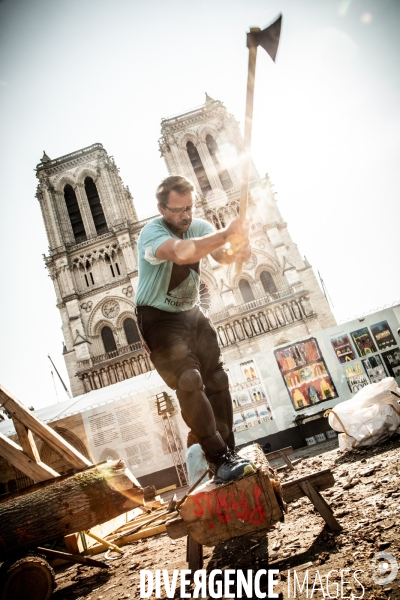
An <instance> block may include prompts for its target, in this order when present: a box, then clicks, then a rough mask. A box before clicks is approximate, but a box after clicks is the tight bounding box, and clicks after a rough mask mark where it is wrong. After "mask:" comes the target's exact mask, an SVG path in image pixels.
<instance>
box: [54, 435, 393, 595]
mask: <svg viewBox="0 0 400 600" xmlns="http://www.w3.org/2000/svg"><path fill="white" fill-rule="evenodd" d="M399 448H400V437H396V438H395V439H394V438H393V439H392V441H389V442H387V443H385V444H382V445H380V446H376V447H374V448H371V449H368V450H361V451H354V452H341V451H339V450H338V448H337V441H336V440H330V441H328V442H326V443H324V444H319V445H317V446H313V447H309V448H308V447H306V448H302V449H300V450H297V451H295V452H294V454H293V455H291V458H292V460H295V459H296V458H301V459H302V460H301V462H299V463H298V464H296V470H295V471H293V472H289V471H285V472H283V471H280V472H279V476H280V477H281V479H282V481H288V480H289V479H291V478H297V477H302V476H304V475H306V474H307V473H310V472H315V471H320V470H322V469H326V468H330V469H332V472H333V474H334V477H335V485H334V487H332V488H330V489H329V490H326V491H325V492H323V493H322V494H323V496H324V497H325V499H326V500H327V501H328V502H329V504H330V505H331V507H332V509H333V510H334V514H335V516H336V518H337V519H338V521H339V523H340V524H341V526H342V527H343V530H342V531H341V532H331V531H330V529H329V528H328V527H326V526H325V522H324V521H323V520H322V518H321V516H320V515H319V513H317V512H316V511H315V510H314V507H313V505H312V504H311V503H310V501H309V500H308V499H307V498H301V499H300V500H298V501H296V502H294V503H292V504H290V505H289V507H288V513H287V514H286V515H285V520H284V522H282V523H278V524H277V525H276V526H275V527H274V529H272V530H271V531H269V532H268V535H265V533H264V534H260V535H259V536H246V537H241V538H236V539H232V540H229V541H228V542H224V543H222V544H219V545H218V546H216V547H214V548H204V569H207V572H210V571H211V570H214V569H220V570H222V571H224V570H226V569H235V570H240V569H241V570H243V571H245V572H246V570H247V569H252V570H253V572H254V573H255V572H256V571H258V570H261V569H277V570H278V571H279V574H278V575H277V578H278V584H277V585H276V587H275V589H274V591H275V592H278V593H279V595H280V597H281V598H285V599H286V598H288V597H290V598H293V597H294V593H293V581H294V578H295V573H296V577H297V579H298V580H299V582H300V585H302V584H303V580H304V578H305V577H308V596H307V594H306V588H307V586H304V588H303V591H302V592H300V591H299V589H298V587H297V588H296V597H299V598H306V597H312V598H324V597H329V595H328V593H329V594H330V596H331V597H338V598H346V597H347V598H357V597H362V598H368V599H378V598H382V599H386V598H392V599H393V600H396V599H400V583H399V582H400V574H398V575H397V576H396V578H395V579H394V580H393V581H391V582H389V583H387V584H384V585H378V584H377V583H375V582H374V580H373V577H372V575H373V570H372V560H373V558H374V556H375V554H376V553H377V552H382V551H384V552H387V553H390V554H391V555H393V556H394V557H395V558H396V559H398V561H399V564H400V552H399V550H400V525H399V519H398V517H399V514H400V485H399V484H400V455H399ZM184 492H185V490H183V489H182V490H179V493H180V495H183V494H184ZM165 498H166V499H168V495H167V496H166V497H165ZM112 556H113V557H114V556H116V555H115V554H112ZM95 558H99V559H103V558H104V555H98V556H96V557H95ZM187 568H188V567H187V562H186V539H185V538H181V539H178V540H175V541H173V540H171V539H170V538H169V537H168V536H167V535H166V534H161V535H158V536H155V537H152V538H147V539H145V540H143V541H139V542H136V543H133V544H130V545H127V546H125V547H124V554H123V555H122V556H121V557H120V558H117V559H116V560H113V561H110V568H109V569H107V570H106V569H104V570H103V569H97V568H95V567H85V566H78V565H73V566H70V567H67V568H64V570H62V571H60V572H59V573H58V574H57V577H56V581H57V588H56V591H55V592H54V594H53V597H52V598H54V600H70V599H78V600H100V599H107V600H113V599H122V598H132V599H133V598H139V597H140V590H139V573H140V570H141V569H149V570H151V571H152V572H154V571H155V570H156V569H168V572H169V574H170V577H171V576H172V571H173V570H174V569H178V570H181V569H187ZM356 570H357V571H358V572H357V573H356V578H357V579H355V578H354V573H355V571H356ZM330 571H332V573H331V574H330V576H329V580H328V581H329V584H328V586H327V578H326V576H327V574H328V573H329V572H330ZM389 572H390V568H389V569H388V570H387V571H386V573H389ZM386 573H384V574H379V573H378V576H379V577H381V578H383V577H384V576H385V575H386ZM357 580H358V581H357ZM336 584H337V585H336ZM178 585H179V583H178ZM266 585H267V584H266V581H265V577H263V578H261V592H266V591H267V587H266ZM288 588H289V590H288ZM234 589H235V588H234V586H233V587H232V591H233V590H234ZM177 590H178V591H177V592H176V594H175V596H174V597H175V598H180V597H181V595H180V592H179V588H177ZM188 591H189V593H190V588H188ZM289 593H290V595H289ZM152 597H154V596H152ZM161 597H164V598H165V597H167V596H166V593H165V591H164V588H163V587H162V588H161ZM214 597H219V598H221V597H224V596H223V595H221V594H219V595H217V596H214ZM225 597H226V596H225ZM237 597H239V596H237ZM243 597H247V598H253V597H254V598H256V597H257V595H256V593H255V592H254V591H253V593H252V594H247V595H245V594H244V595H243ZM259 597H261V596H259Z"/></svg>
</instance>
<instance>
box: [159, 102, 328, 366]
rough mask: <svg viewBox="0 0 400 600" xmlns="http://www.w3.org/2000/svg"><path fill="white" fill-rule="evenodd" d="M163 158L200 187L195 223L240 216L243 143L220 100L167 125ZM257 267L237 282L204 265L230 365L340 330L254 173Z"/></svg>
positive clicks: (206, 296) (227, 272)
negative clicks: (324, 331) (251, 355)
mask: <svg viewBox="0 0 400 600" xmlns="http://www.w3.org/2000/svg"><path fill="white" fill-rule="evenodd" d="M161 133H162V137H161V138H160V140H159V146H160V151H161V154H162V156H163V158H164V160H165V162H166V165H167V168H168V171H169V173H170V174H171V175H173V174H179V175H184V176H186V177H188V178H189V179H190V180H191V181H193V182H194V184H195V185H196V188H197V193H198V198H199V201H198V204H197V210H196V216H199V217H203V218H206V219H207V220H208V221H211V222H212V223H213V224H214V225H215V227H216V228H217V229H219V228H220V227H223V226H225V225H226V224H228V223H229V220H230V219H231V218H232V217H234V216H237V215H238V213H239V199H240V182H241V161H240V156H241V153H242V149H243V140H242V136H241V133H240V130H239V126H238V123H237V121H236V120H235V118H234V117H233V116H232V115H231V114H229V113H228V111H227V110H226V108H225V106H224V105H223V103H222V102H220V101H219V100H213V99H212V98H210V97H209V96H208V95H207V94H206V101H205V103H204V104H203V105H202V106H200V107H198V108H196V109H194V110H191V111H188V112H186V113H182V114H179V115H176V116H174V117H171V118H168V119H163V120H162V121H161ZM247 214H248V217H250V218H251V233H250V241H251V246H252V249H253V252H252V255H251V258H250V260H249V261H248V262H247V263H246V264H245V265H243V272H242V273H241V274H240V275H238V274H237V273H236V271H235V266H234V265H230V266H229V267H223V266H221V265H219V264H217V263H216V262H215V261H213V259H212V258H211V257H209V258H207V259H204V260H203V261H202V263H203V264H202V275H201V281H202V289H201V291H202V305H203V307H204V308H206V309H207V310H208V311H209V314H210V317H211V319H212V321H213V323H214V325H215V327H216V329H217V331H218V334H219V338H220V341H221V344H222V346H223V354H224V358H225V361H226V362H227V363H228V364H229V361H230V360H236V359H238V358H241V357H242V356H246V355H248V353H249V352H252V353H255V352H259V351H262V350H266V349H267V348H271V347H274V346H277V345H280V344H282V343H285V342H287V341H290V340H292V339H298V338H301V337H306V336H308V335H309V334H312V333H314V332H315V331H318V330H320V329H324V328H326V327H330V326H332V325H335V319H334V317H333V315H332V312H331V310H330V308H329V305H328V303H327V301H326V298H325V296H324V294H323V293H322V292H321V289H320V287H319V285H318V283H317V280H316V278H315V275H314V272H313V270H312V268H311V266H310V265H309V264H308V262H307V261H306V260H305V259H304V260H303V258H302V257H301V255H300V253H299V251H298V249H297V246H296V245H295V244H294V242H293V240H292V239H291V237H290V234H289V232H288V229H287V224H286V222H285V221H284V219H283V218H282V215H281V213H280V211H279V209H278V206H277V203H276V200H275V197H274V193H273V191H272V188H271V182H270V180H269V178H268V176H265V177H264V178H260V177H259V175H258V173H257V171H256V169H255V167H254V165H253V164H251V167H250V181H249V203H248V212H247Z"/></svg>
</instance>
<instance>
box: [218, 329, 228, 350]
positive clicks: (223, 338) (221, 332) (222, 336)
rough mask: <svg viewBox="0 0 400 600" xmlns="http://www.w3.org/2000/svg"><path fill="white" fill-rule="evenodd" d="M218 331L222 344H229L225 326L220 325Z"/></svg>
mask: <svg viewBox="0 0 400 600" xmlns="http://www.w3.org/2000/svg"><path fill="white" fill-rule="evenodd" d="M217 331H218V337H219V340H220V342H221V344H222V346H227V345H228V338H227V337H226V333H225V330H224V328H223V327H218V329H217Z"/></svg>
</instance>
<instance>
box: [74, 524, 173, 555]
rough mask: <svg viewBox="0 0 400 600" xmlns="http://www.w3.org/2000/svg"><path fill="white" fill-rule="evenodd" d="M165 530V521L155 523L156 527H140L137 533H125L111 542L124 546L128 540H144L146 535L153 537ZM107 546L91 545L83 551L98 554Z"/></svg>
mask: <svg viewBox="0 0 400 600" xmlns="http://www.w3.org/2000/svg"><path fill="white" fill-rule="evenodd" d="M166 531H167V529H166V526H165V523H163V524H162V525H156V527H149V528H148V529H142V530H141V531H138V532H137V533H133V534H132V535H127V536H126V537H121V538H118V539H117V540H114V541H113V543H114V544H115V545H116V546H124V545H125V544H129V543H130V542H136V541H137V540H144V539H146V538H148V537H153V535H158V534H159V533H165V532H166ZM107 549H108V548H107V546H105V545H104V544H99V545H98V546H92V547H91V548H88V549H87V550H86V551H85V554H90V555H91V556H92V555H94V554H100V552H106V550H107Z"/></svg>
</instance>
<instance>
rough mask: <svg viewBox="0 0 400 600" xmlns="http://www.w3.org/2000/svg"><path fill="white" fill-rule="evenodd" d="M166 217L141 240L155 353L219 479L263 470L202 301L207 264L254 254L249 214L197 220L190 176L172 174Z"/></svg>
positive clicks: (165, 190) (164, 199)
mask: <svg viewBox="0 0 400 600" xmlns="http://www.w3.org/2000/svg"><path fill="white" fill-rule="evenodd" d="M156 198H157V203H158V204H157V207H158V211H159V213H160V215H161V216H160V217H157V218H155V219H153V220H152V221H151V222H150V223H148V224H147V225H146V226H145V227H144V228H143V229H142V231H141V233H140V236H139V239H138V261H139V266H138V270H139V281H138V288H137V292H136V297H135V302H136V307H137V308H136V310H137V317H138V326H139V329H140V331H141V333H142V336H143V338H144V340H145V342H146V344H147V346H148V348H149V350H150V358H151V360H152V362H153V364H154V366H155V368H156V370H157V371H158V373H159V374H160V375H161V377H162V378H163V380H164V381H165V383H166V384H167V385H168V386H169V387H170V388H172V389H174V390H176V395H177V397H178V400H179V404H180V407H181V414H182V417H183V420H184V421H185V423H186V424H187V426H188V427H189V428H190V430H191V431H192V433H193V434H194V435H195V436H196V437H197V439H198V440H199V443H200V445H201V447H202V449H203V451H204V453H205V455H206V459H207V461H208V462H209V463H211V464H212V465H214V473H215V477H214V481H216V482H220V483H222V482H227V481H233V480H237V479H240V478H241V477H243V476H244V475H247V474H251V473H254V472H255V467H254V465H253V464H252V463H251V462H250V461H248V460H246V459H243V458H241V457H240V456H239V455H238V454H237V453H236V452H235V438H234V434H233V405H232V399H231V395H230V392H229V383H228V376H227V374H226V372H225V371H224V369H223V362H222V357H221V351H220V348H219V345H218V339H217V334H216V332H215V329H214V327H213V325H212V323H211V322H210V320H209V319H208V317H207V316H206V315H205V314H204V313H203V311H202V309H201V307H200V306H199V285H200V261H201V260H202V259H203V258H205V257H206V256H208V255H211V256H212V257H213V258H214V260H216V261H217V262H219V263H220V264H231V263H233V262H236V263H237V264H240V265H241V264H242V263H243V262H246V261H247V260H248V259H249V258H250V255H251V248H250V244H249V237H248V236H249V229H248V221H246V219H245V211H244V214H243V211H242V210H241V216H240V218H238V219H234V220H233V221H232V222H231V223H230V225H229V226H227V227H225V228H224V229H220V230H218V231H215V230H214V227H213V226H212V225H211V224H210V223H208V222H207V221H205V220H203V219H198V218H194V217H193V211H194V208H195V188H194V185H193V184H192V183H191V182H190V181H189V180H188V179H186V178H185V177H181V176H179V175H173V176H170V177H167V178H166V179H165V180H164V181H163V182H162V183H161V184H160V185H159V187H158V188H157V191H156Z"/></svg>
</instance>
